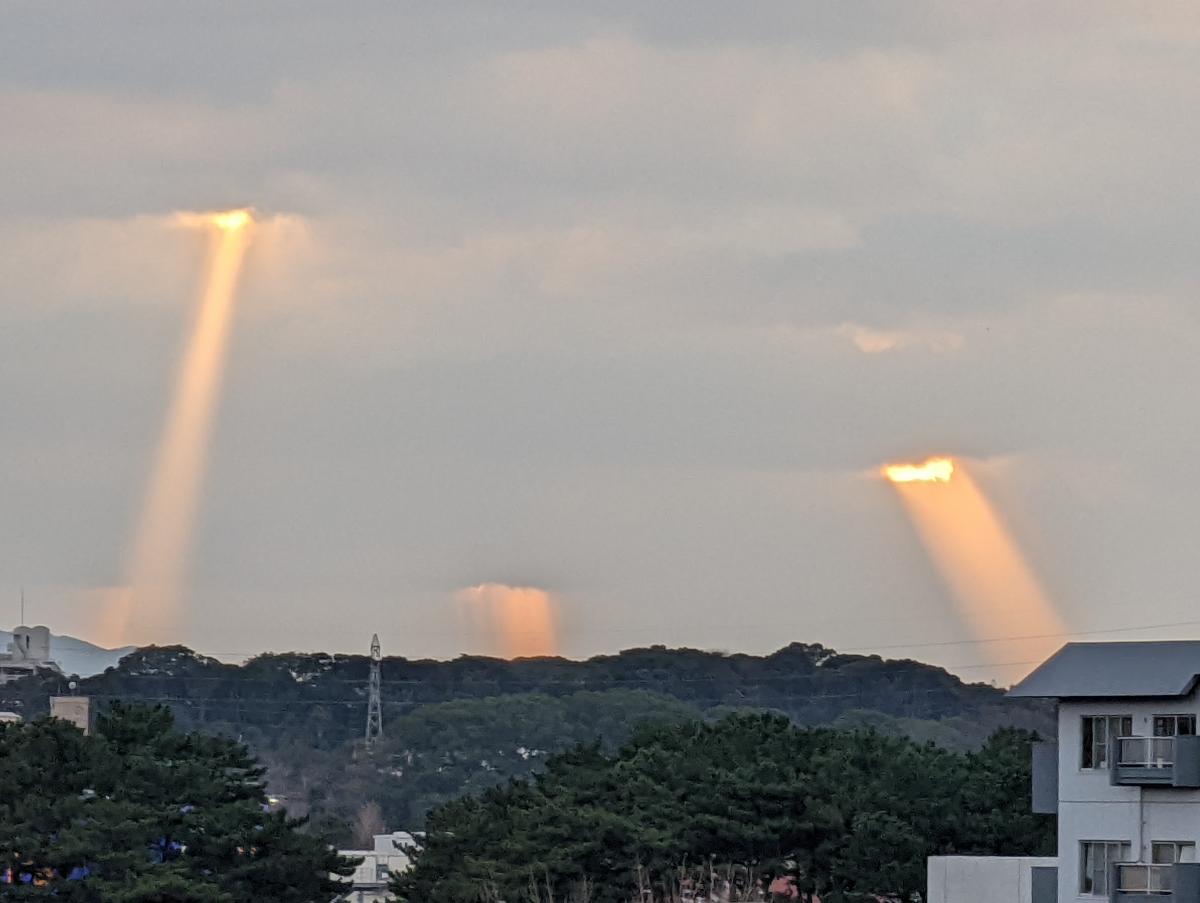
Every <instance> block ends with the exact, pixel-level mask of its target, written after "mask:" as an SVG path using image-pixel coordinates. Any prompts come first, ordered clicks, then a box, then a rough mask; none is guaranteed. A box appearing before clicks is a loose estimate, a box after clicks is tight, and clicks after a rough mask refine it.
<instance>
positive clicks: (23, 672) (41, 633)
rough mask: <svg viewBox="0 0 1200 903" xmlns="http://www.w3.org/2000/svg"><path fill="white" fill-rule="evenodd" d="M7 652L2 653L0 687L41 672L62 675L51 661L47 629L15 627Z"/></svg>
mask: <svg viewBox="0 0 1200 903" xmlns="http://www.w3.org/2000/svg"><path fill="white" fill-rule="evenodd" d="M12 633H13V638H12V642H10V643H9V644H8V651H7V652H0V686H3V685H4V684H6V683H11V682H12V681H14V680H20V679H21V678H22V677H28V676H29V675H30V674H36V673H37V672H38V671H40V670H48V671H53V672H55V673H57V674H61V673H62V669H60V668H59V667H58V665H57V664H56V663H55V662H54V661H52V660H51V659H50V630H49V628H46V627H15V628H13V632H12Z"/></svg>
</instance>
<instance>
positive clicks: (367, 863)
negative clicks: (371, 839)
mask: <svg viewBox="0 0 1200 903" xmlns="http://www.w3.org/2000/svg"><path fill="white" fill-rule="evenodd" d="M413 843H414V841H413V836H412V835H411V834H409V833H408V832H407V831H395V832H393V833H391V834H376V835H375V844H374V849H370V850H338V852H339V853H341V854H342V855H343V856H353V857H355V858H360V857H361V858H362V864H361V865H360V866H359V867H358V868H357V869H355V871H354V874H353V875H352V876H351V878H350V880H351V881H353V882H354V887H353V889H352V890H351V891H350V892H349V893H347V894H345V895H344V896H342V897H340V898H339V899H341V900H346V901H350V903H377V901H383V900H387V899H388V897H389V895H388V882H389V881H390V880H391V878H392V873H393V872H403V871H407V869H408V867H409V866H410V865H411V864H412V861H411V860H410V859H409V858H408V854H407V853H405V852H404V851H403V850H402V849H400V847H404V846H411V845H412V844H413Z"/></svg>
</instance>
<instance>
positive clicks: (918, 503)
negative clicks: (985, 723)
mask: <svg viewBox="0 0 1200 903" xmlns="http://www.w3.org/2000/svg"><path fill="white" fill-rule="evenodd" d="M883 473H884V476H885V477H886V478H887V479H888V480H889V481H890V482H891V483H892V485H893V486H894V487H895V488H896V491H897V493H898V494H899V496H900V500H901V502H902V503H903V504H904V508H905V510H906V512H907V513H908V516H909V518H910V519H911V521H912V523H913V526H914V527H915V528H916V530H917V533H918V535H919V536H920V538H921V541H922V544H923V545H924V546H925V548H926V550H927V552H928V553H929V556H930V558H931V559H932V560H933V563H934V564H935V566H936V567H937V569H938V571H939V572H940V574H941V576H942V579H943V580H945V582H946V584H947V585H948V587H949V589H950V591H951V594H952V595H953V596H954V598H955V599H956V601H957V602H958V604H959V606H960V613H961V615H962V616H963V618H964V620H965V621H966V623H967V625H968V627H969V628H970V629H971V630H972V632H973V633H974V634H975V636H976V637H977V638H979V639H988V638H992V637H1010V636H1013V635H1028V634H1035V635H1045V634H1050V635H1053V634H1060V635H1061V634H1063V633H1065V632H1066V628H1065V626H1064V624H1063V621H1062V619H1061V618H1060V616H1059V614H1058V611H1057V609H1056V608H1055V607H1054V605H1053V604H1052V603H1051V601H1050V599H1049V597H1048V596H1047V594H1046V591H1045V590H1044V589H1043V588H1042V586H1041V583H1040V582H1039V581H1038V579H1037V576H1036V575H1035V574H1034V572H1033V570H1032V568H1031V567H1030V566H1029V564H1028V563H1027V562H1026V561H1025V558H1024V556H1023V555H1022V554H1021V551H1020V549H1019V548H1018V546H1017V544H1016V542H1015V541H1014V539H1013V537H1012V535H1011V533H1010V532H1009V530H1008V528H1007V527H1006V526H1005V524H1004V522H1003V520H1002V519H1001V517H1000V515H999V514H998V513H997V512H996V510H995V508H994V507H993V506H992V504H991V502H990V501H988V498H987V496H985V495H984V494H983V492H982V490H981V489H980V488H979V486H978V485H977V484H976V483H975V481H974V480H973V479H972V478H971V475H970V474H969V473H968V472H967V469H966V467H964V465H963V462H962V461H957V462H952V461H950V459H948V458H934V459H930V460H929V461H926V462H925V463H924V464H919V465H914V464H896V465H889V466H887V467H885V468H884V470H883ZM1005 645H1006V644H1001V643H995V644H994V643H988V644H985V645H984V648H985V649H986V650H987V653H986V654H987V655H988V656H989V658H990V659H991V661H992V662H994V663H997V664H999V663H1002V662H1004V661H1007V660H1009V659H1011V658H1012V657H1013V652H1014V648H1016V647H1014V646H1013V645H1012V644H1007V648H1005ZM1059 645H1061V641H1059V640H1056V639H1054V638H1053V637H1048V638H1046V639H1044V640H1039V639H1031V640H1027V641H1020V643H1018V646H1019V651H1020V652H1021V653H1022V654H1023V655H1026V656H1027V657H1029V658H1031V659H1032V658H1035V657H1037V656H1044V655H1047V654H1049V653H1050V652H1051V651H1053V650H1054V649H1055V648H1057V647H1058V646H1059Z"/></svg>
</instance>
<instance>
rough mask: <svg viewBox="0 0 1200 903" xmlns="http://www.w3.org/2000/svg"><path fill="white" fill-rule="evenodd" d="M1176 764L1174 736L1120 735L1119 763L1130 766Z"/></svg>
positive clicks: (1144, 766)
mask: <svg viewBox="0 0 1200 903" xmlns="http://www.w3.org/2000/svg"><path fill="white" fill-rule="evenodd" d="M1174 764H1175V738H1174V737H1120V738H1118V739H1117V765H1118V766H1120V767H1130V768H1170V767H1171V766H1172V765H1174Z"/></svg>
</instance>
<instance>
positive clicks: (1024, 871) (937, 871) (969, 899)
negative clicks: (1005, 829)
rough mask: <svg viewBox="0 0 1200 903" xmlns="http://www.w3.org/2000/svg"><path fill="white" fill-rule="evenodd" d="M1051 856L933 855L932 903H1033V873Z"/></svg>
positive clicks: (1054, 862) (930, 874) (1053, 862)
mask: <svg viewBox="0 0 1200 903" xmlns="http://www.w3.org/2000/svg"><path fill="white" fill-rule="evenodd" d="M1057 864H1058V860H1057V859H1055V858H1054V857H1052V856H1049V857H1038V856H930V857H929V862H928V864H927V866H926V869H927V875H926V877H927V880H928V882H929V903H1030V900H1031V899H1032V890H1031V882H1032V879H1031V876H1030V872H1031V870H1032V869H1033V868H1034V867H1040V866H1055V865H1057Z"/></svg>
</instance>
